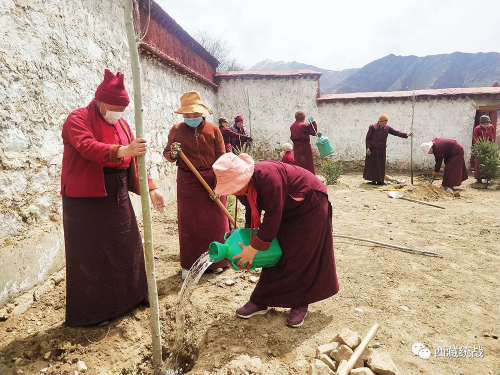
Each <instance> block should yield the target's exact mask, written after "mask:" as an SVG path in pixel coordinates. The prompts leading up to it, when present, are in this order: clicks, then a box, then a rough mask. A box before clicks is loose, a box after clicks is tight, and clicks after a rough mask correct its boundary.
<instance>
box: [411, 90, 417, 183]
mask: <svg viewBox="0 0 500 375" xmlns="http://www.w3.org/2000/svg"><path fill="white" fill-rule="evenodd" d="M416 99H417V97H416V94H415V90H413V95H412V110H411V128H410V132H411V133H412V137H411V139H410V147H411V150H410V181H411V184H412V185H413V118H414V117H415V102H416Z"/></svg>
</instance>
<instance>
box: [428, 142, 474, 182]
mask: <svg viewBox="0 0 500 375" xmlns="http://www.w3.org/2000/svg"><path fill="white" fill-rule="evenodd" d="M432 143H433V145H432V151H433V154H434V158H435V159H436V165H435V167H434V172H439V170H440V169H441V164H442V163H443V161H444V173H443V182H442V185H443V186H444V187H450V188H451V187H454V186H460V185H461V184H462V181H465V180H467V178H468V176H467V169H466V168H465V159H464V148H463V147H462V145H461V144H460V143H458V142H457V141H455V140H454V139H446V138H434V139H433V140H432Z"/></svg>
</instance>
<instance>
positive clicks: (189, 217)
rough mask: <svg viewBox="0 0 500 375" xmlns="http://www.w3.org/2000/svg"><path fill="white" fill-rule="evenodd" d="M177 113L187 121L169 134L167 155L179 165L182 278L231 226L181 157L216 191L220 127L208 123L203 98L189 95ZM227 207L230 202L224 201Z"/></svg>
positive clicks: (208, 111) (214, 268)
mask: <svg viewBox="0 0 500 375" xmlns="http://www.w3.org/2000/svg"><path fill="white" fill-rule="evenodd" d="M175 113H178V114H181V115H182V116H183V121H182V122H180V123H178V124H175V125H174V126H172V129H170V132H169V133H168V142H167V145H166V146H165V149H164V150H163V155H164V156H165V158H166V159H167V160H168V161H170V162H175V163H176V164H177V218H178V230H179V247H180V258H181V267H182V273H181V274H182V278H186V276H187V274H188V271H189V269H190V268H191V266H192V265H193V263H194V262H195V261H196V260H197V259H198V258H199V257H200V255H201V254H203V253H204V252H206V251H207V249H208V246H209V245H210V243H211V242H212V241H221V240H222V239H223V238H224V233H226V232H228V231H229V223H228V221H227V218H226V217H225V216H224V214H223V212H222V211H221V209H220V208H219V207H217V205H216V204H214V201H213V200H212V199H211V197H210V196H209V195H208V193H207V191H206V190H205V188H204V187H203V185H202V184H201V183H200V181H198V179H197V177H196V176H195V175H194V173H193V172H191V170H190V169H189V167H188V165H187V164H186V163H185V162H184V160H182V158H180V157H179V152H180V151H182V152H183V153H184V154H185V156H186V157H187V159H188V160H189V161H190V162H191V164H193V166H194V167H195V168H196V170H197V171H198V172H199V173H200V175H201V176H202V177H203V178H204V179H205V181H206V182H207V184H208V185H209V186H210V187H211V188H212V189H213V187H214V186H215V176H214V172H213V170H212V164H213V163H215V161H216V160H217V159H218V158H219V157H220V156H221V155H223V154H224V152H225V151H224V140H223V138H222V134H221V132H220V130H219V127H218V126H216V125H214V124H212V123H210V122H208V121H207V120H206V118H205V116H206V115H207V114H211V113H213V112H212V110H211V109H210V108H208V107H207V106H206V105H205V104H203V103H202V101H201V98H200V94H199V93H198V92H196V91H188V92H186V93H185V94H184V95H182V96H181V106H180V108H179V109H178V110H176V111H175ZM221 201H222V203H223V204H224V205H226V199H225V198H223V199H221ZM222 266H223V264H222V263H214V264H212V265H211V266H210V267H209V269H210V270H212V271H214V272H216V273H218V272H222V268H221V267H222Z"/></svg>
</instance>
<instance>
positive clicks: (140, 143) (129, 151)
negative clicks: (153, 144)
mask: <svg viewBox="0 0 500 375" xmlns="http://www.w3.org/2000/svg"><path fill="white" fill-rule="evenodd" d="M147 142H148V141H146V140H145V139H144V138H136V139H134V140H133V141H132V142H130V144H129V145H128V146H122V147H120V148H119V149H118V152H117V154H116V155H117V156H118V157H119V158H123V157H125V156H130V157H134V156H139V155H144V154H145V153H146V152H147V151H148V143H147Z"/></svg>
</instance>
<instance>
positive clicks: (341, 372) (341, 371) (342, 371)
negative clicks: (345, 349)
mask: <svg viewBox="0 0 500 375" xmlns="http://www.w3.org/2000/svg"><path fill="white" fill-rule="evenodd" d="M379 328H380V326H379V325H378V324H377V323H375V324H374V325H373V327H372V328H371V329H370V332H368V334H367V335H366V336H365V338H364V339H363V340H362V341H361V344H359V345H358V347H357V348H356V350H355V351H354V353H352V356H351V358H349V360H348V361H347V363H346V364H345V365H344V366H341V367H339V368H338V372H337V375H348V374H349V372H350V371H351V370H352V368H353V367H354V365H355V364H356V361H357V360H358V359H359V357H360V356H361V354H362V353H363V351H364V350H365V349H366V347H367V346H368V343H369V342H370V341H371V339H372V338H373V336H375V333H377V331H378V329H379Z"/></svg>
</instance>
